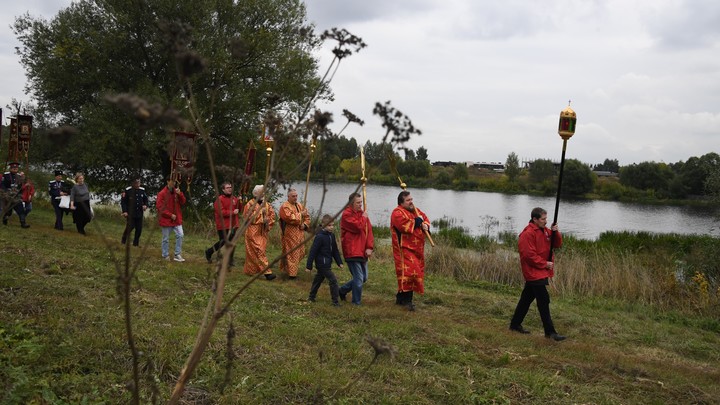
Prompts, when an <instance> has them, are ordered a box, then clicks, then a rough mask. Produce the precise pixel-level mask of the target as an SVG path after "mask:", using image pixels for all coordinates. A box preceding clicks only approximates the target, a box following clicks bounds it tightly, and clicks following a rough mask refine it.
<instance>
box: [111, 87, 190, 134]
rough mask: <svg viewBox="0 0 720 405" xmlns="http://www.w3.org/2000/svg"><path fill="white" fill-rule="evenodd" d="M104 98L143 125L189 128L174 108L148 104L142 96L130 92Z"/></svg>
mask: <svg viewBox="0 0 720 405" xmlns="http://www.w3.org/2000/svg"><path fill="white" fill-rule="evenodd" d="M105 100H106V101H107V102H109V103H110V104H113V105H115V106H116V107H117V108H119V109H120V110H122V111H124V112H126V113H128V114H130V115H132V116H133V117H134V118H135V119H136V120H137V122H138V124H140V125H141V126H143V127H146V128H148V127H153V126H169V127H172V128H189V127H190V124H189V123H188V122H187V121H186V120H184V119H183V118H182V117H180V113H178V112H177V111H176V110H175V109H173V108H170V107H163V106H162V105H160V104H158V103H154V104H150V103H148V102H147V101H146V100H145V99H143V98H142V97H139V96H137V95H135V94H130V93H120V94H115V95H107V96H105Z"/></svg>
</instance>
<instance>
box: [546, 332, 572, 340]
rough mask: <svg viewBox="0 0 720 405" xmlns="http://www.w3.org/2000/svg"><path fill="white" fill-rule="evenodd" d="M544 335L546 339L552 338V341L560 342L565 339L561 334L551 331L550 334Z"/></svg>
mask: <svg viewBox="0 0 720 405" xmlns="http://www.w3.org/2000/svg"><path fill="white" fill-rule="evenodd" d="M545 337H546V338H548V339H552V340H554V341H556V342H560V341H562V340H565V339H567V338H566V337H565V336H563V335H558V334H557V333H551V334H549V335H545Z"/></svg>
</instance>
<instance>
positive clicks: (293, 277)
mask: <svg viewBox="0 0 720 405" xmlns="http://www.w3.org/2000/svg"><path fill="white" fill-rule="evenodd" d="M295 279H297V276H288V280H295Z"/></svg>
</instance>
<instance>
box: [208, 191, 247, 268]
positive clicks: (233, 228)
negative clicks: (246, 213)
mask: <svg viewBox="0 0 720 405" xmlns="http://www.w3.org/2000/svg"><path fill="white" fill-rule="evenodd" d="M213 206H214V208H215V228H216V229H217V234H218V241H217V242H215V244H214V245H212V246H210V248H208V249H207V250H205V259H207V261H208V263H212V255H213V253H215V252H217V251H219V250H220V248H221V247H223V245H225V240H228V241H229V240H232V239H233V238H235V232H237V229H238V222H239V220H238V219H239V218H240V211H242V202H240V199H239V198H237V197H235V196H233V186H232V184H230V183H228V182H225V183H223V184H222V185H221V186H220V195H219V196H218V198H217V200H215V204H213ZM226 238H227V239H226ZM234 255H235V248H234V247H233V250H232V251H230V266H234V265H235V260H234Z"/></svg>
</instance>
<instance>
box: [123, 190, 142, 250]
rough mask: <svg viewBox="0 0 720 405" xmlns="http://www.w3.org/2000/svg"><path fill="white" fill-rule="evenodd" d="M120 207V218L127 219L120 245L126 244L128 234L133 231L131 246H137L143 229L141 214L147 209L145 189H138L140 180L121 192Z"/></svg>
mask: <svg viewBox="0 0 720 405" xmlns="http://www.w3.org/2000/svg"><path fill="white" fill-rule="evenodd" d="M120 207H121V208H122V216H123V217H125V218H126V219H127V225H126V226H125V232H123V236H122V244H123V245H124V244H125V243H126V242H127V238H128V236H130V232H132V230H133V229H134V230H135V238H134V239H133V246H139V245H140V235H141V234H142V228H143V214H144V213H145V210H147V207H148V196H147V193H146V192H145V189H144V188H142V187H140V179H135V180H133V182H132V185H131V186H130V187H128V188H126V189H125V191H123V193H122V196H121V198H120Z"/></svg>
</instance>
